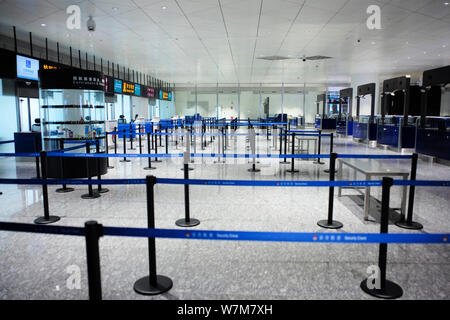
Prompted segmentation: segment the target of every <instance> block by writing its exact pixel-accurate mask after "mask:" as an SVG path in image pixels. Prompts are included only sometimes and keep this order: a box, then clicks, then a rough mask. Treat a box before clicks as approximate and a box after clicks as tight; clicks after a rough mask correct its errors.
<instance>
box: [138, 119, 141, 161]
mask: <svg viewBox="0 0 450 320" xmlns="http://www.w3.org/2000/svg"><path fill="white" fill-rule="evenodd" d="M138 130H139V131H138V135H139V154H142V137H141V125H139V129H138Z"/></svg>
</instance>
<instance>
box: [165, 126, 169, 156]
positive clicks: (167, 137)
mask: <svg viewBox="0 0 450 320" xmlns="http://www.w3.org/2000/svg"><path fill="white" fill-rule="evenodd" d="M168 153H169V130H168V129H167V128H166V154H168Z"/></svg>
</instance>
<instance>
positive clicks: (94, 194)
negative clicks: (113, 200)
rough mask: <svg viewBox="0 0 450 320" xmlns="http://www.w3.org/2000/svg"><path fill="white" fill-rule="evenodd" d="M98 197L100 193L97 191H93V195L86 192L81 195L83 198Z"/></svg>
mask: <svg viewBox="0 0 450 320" xmlns="http://www.w3.org/2000/svg"><path fill="white" fill-rule="evenodd" d="M97 198H100V194H99V193H98V192H96V191H94V192H92V195H90V194H89V193H86V194H83V195H82V196H81V199H97Z"/></svg>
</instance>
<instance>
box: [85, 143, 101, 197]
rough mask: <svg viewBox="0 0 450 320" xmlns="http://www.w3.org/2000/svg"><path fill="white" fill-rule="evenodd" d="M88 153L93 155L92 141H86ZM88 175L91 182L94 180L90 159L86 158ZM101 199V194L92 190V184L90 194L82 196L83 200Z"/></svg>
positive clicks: (89, 187)
mask: <svg viewBox="0 0 450 320" xmlns="http://www.w3.org/2000/svg"><path fill="white" fill-rule="evenodd" d="M86 153H91V143H90V141H86ZM86 174H87V178H88V180H89V181H91V180H92V178H91V171H90V169H89V157H86ZM98 197H100V194H99V193H98V192H94V191H93V190H92V184H88V193H87V194H83V195H82V196H81V199H96V198H98Z"/></svg>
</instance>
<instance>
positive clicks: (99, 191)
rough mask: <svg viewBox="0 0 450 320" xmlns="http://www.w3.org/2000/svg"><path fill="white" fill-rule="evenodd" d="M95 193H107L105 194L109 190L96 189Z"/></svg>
mask: <svg viewBox="0 0 450 320" xmlns="http://www.w3.org/2000/svg"><path fill="white" fill-rule="evenodd" d="M97 192H98V193H107V192H109V189H107V188H101V189H97Z"/></svg>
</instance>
